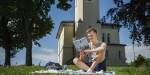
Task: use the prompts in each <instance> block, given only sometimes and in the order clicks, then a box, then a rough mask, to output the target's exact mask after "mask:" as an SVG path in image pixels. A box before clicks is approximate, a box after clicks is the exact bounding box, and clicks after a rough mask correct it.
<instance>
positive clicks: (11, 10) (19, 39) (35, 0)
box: [0, 0, 71, 66]
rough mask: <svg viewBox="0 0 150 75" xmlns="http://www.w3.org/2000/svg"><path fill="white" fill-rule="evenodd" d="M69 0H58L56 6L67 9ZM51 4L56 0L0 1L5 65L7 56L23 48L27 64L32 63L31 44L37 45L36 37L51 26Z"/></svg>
mask: <svg viewBox="0 0 150 75" xmlns="http://www.w3.org/2000/svg"><path fill="white" fill-rule="evenodd" d="M68 1H69V0H59V3H58V4H57V7H58V8H59V9H61V10H65V11H66V10H68V9H69V8H70V7H71V5H70V4H68ZM54 3H55V0H4V1H0V4H1V5H0V9H1V10H0V23H1V24H0V25H1V26H0V29H1V30H0V46H1V47H4V49H5V58H6V59H5V60H6V65H10V56H11V55H13V56H14V55H15V53H17V52H18V51H19V50H18V49H21V48H23V47H25V48H26V65H28V66H30V65H32V43H34V44H35V45H38V46H40V44H39V43H38V40H39V39H41V38H42V37H44V36H46V35H47V34H50V31H51V30H52V29H53V22H52V20H51V17H50V16H48V12H49V11H50V8H51V5H52V4H54ZM8 23H9V24H10V25H8ZM6 34H7V35H6Z"/></svg>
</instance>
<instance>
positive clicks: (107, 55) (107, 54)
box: [106, 50, 109, 60]
mask: <svg viewBox="0 0 150 75" xmlns="http://www.w3.org/2000/svg"><path fill="white" fill-rule="evenodd" d="M108 57H109V53H108V50H106V60H108Z"/></svg>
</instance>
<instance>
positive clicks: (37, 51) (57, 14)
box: [0, 0, 150, 65]
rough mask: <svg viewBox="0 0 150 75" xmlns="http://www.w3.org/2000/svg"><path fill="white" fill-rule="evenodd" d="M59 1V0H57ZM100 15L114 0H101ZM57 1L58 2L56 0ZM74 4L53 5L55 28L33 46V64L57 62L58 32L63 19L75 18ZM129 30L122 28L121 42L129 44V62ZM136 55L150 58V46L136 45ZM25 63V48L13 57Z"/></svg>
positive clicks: (129, 52)
mask: <svg viewBox="0 0 150 75" xmlns="http://www.w3.org/2000/svg"><path fill="white" fill-rule="evenodd" d="M56 1H57V0H56ZM99 2H100V10H99V12H100V17H102V16H105V15H106V13H107V11H108V9H109V8H111V7H114V4H113V1H112V0H100V1H99ZM56 3H57V2H56ZM71 4H72V5H73V6H72V8H71V9H69V10H68V11H63V10H60V9H57V7H56V5H53V6H52V8H51V11H50V12H49V15H50V16H51V17H52V20H53V22H54V29H53V30H52V31H51V35H47V36H46V37H44V38H42V39H41V40H40V41H39V42H40V44H41V45H42V46H41V47H37V46H33V56H32V57H33V64H39V63H41V64H42V65H44V64H45V63H46V62H48V61H49V60H52V61H54V62H57V39H56V34H57V31H58V27H59V25H60V22H61V21H64V20H65V21H68V20H69V21H70V20H74V0H73V2H71ZM129 34H130V33H129V31H128V30H127V29H125V28H121V29H120V42H121V44H127V46H126V57H127V62H130V61H131V60H133V51H132V45H131V40H130V39H129ZM135 50H136V56H137V55H138V54H139V53H141V54H143V55H144V56H145V57H148V58H150V47H144V46H142V47H135ZM0 51H1V52H0V57H1V58H0V63H4V51H3V50H2V48H0ZM24 63H25V49H23V50H22V51H20V52H19V53H17V55H16V57H15V58H13V59H12V64H24Z"/></svg>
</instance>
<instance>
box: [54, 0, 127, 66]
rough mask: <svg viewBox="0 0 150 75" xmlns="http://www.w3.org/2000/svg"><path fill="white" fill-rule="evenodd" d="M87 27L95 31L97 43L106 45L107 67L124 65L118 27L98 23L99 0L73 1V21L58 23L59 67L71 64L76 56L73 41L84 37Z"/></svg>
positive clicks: (123, 48)
mask: <svg viewBox="0 0 150 75" xmlns="http://www.w3.org/2000/svg"><path fill="white" fill-rule="evenodd" d="M89 26H92V27H94V28H95V29H96V30H97V32H98V36H97V38H98V40H99V41H103V42H106V43H107V50H106V61H107V65H111V66H115V65H121V66H124V65H126V63H125V61H126V57H125V45H124V44H120V39H119V29H120V27H119V26H118V25H115V24H109V23H101V22H100V21H99V0H75V20H74V21H62V22H61V23H60V26H59V29H58V32H57V36H56V38H57V39H58V56H59V57H58V58H59V59H58V61H59V63H60V64H61V65H63V64H71V63H72V60H73V58H74V57H75V55H76V50H75V49H74V46H73V39H79V38H81V37H84V36H85V31H86V29H87V28H88V27H89Z"/></svg>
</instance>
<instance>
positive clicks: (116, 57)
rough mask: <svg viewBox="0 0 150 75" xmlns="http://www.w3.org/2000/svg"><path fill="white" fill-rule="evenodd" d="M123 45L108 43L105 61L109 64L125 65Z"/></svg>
mask: <svg viewBox="0 0 150 75" xmlns="http://www.w3.org/2000/svg"><path fill="white" fill-rule="evenodd" d="M125 61H126V57H125V47H124V46H122V45H108V46H107V52H106V62H107V65H110V66H125V65H127V64H126V63H125Z"/></svg>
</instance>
